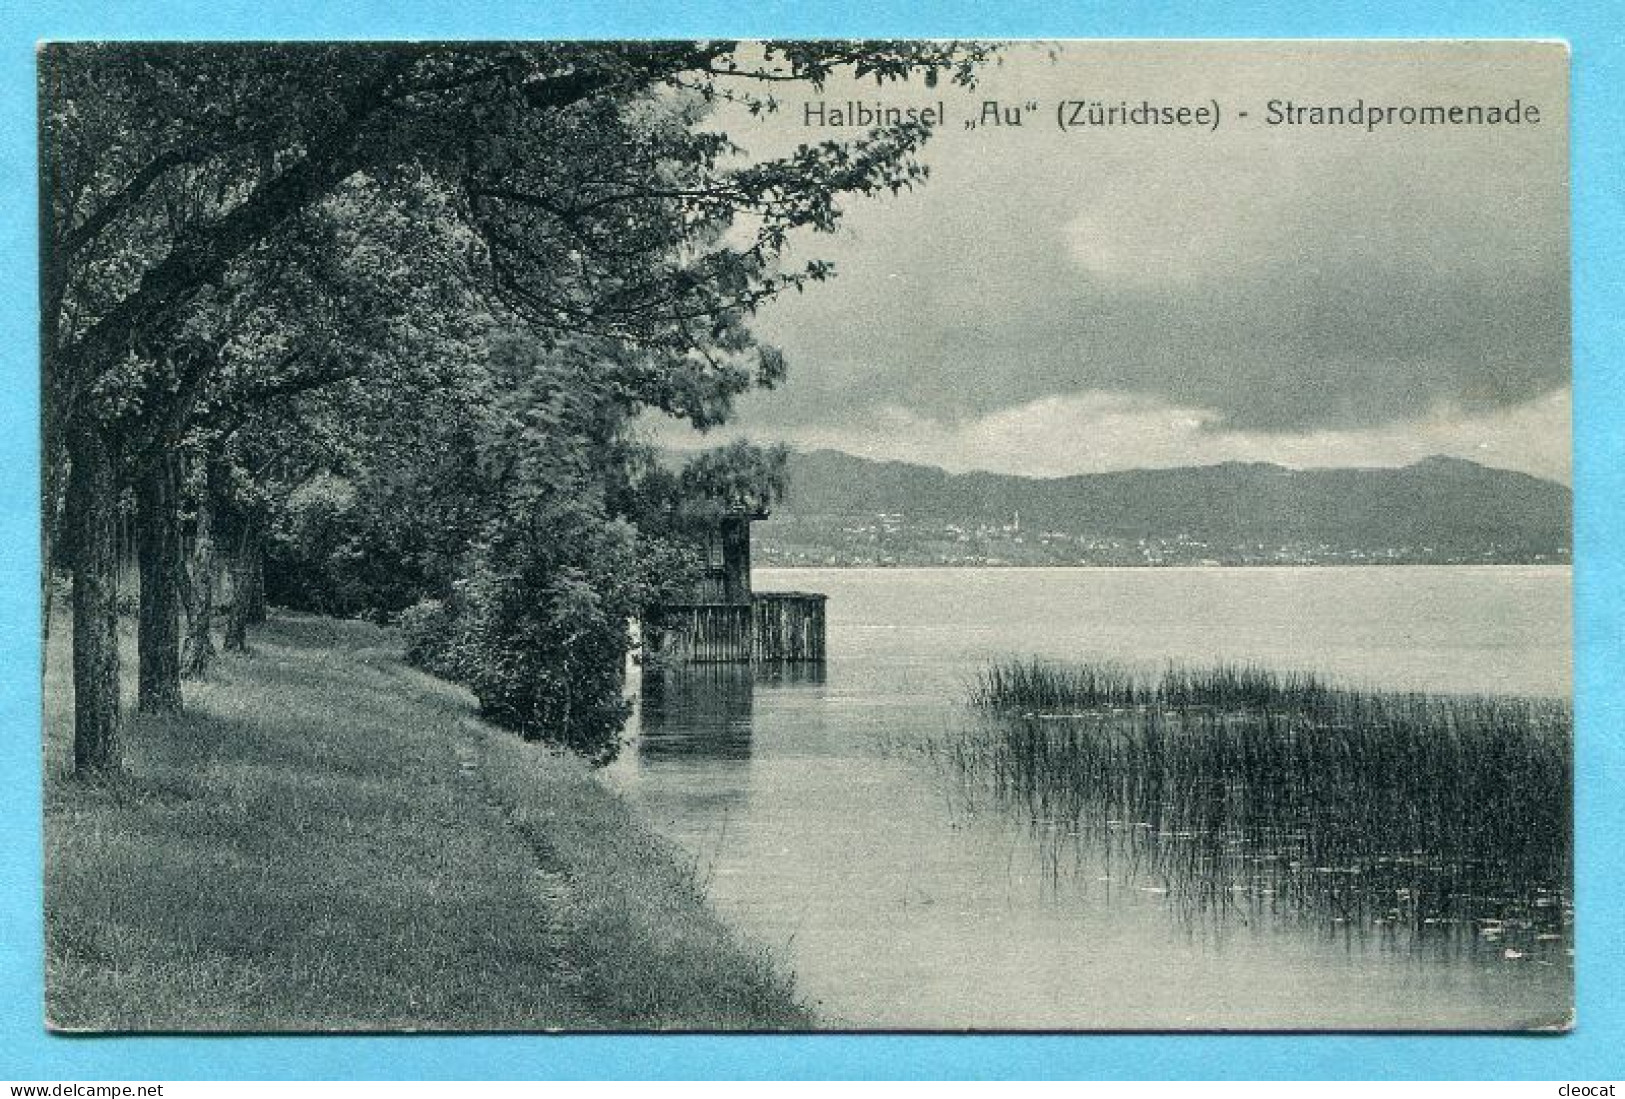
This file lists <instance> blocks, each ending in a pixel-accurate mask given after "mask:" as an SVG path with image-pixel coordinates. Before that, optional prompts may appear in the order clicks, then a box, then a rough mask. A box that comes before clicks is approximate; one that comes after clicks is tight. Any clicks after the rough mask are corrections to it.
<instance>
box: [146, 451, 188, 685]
mask: <svg viewBox="0 0 1625 1099" xmlns="http://www.w3.org/2000/svg"><path fill="white" fill-rule="evenodd" d="M179 492H180V461H179V458H178V457H177V456H176V455H175V454H173V453H166V454H164V455H162V456H161V457H159V459H158V460H157V461H155V462H153V463H152V467H151V468H150V469H148V470H146V471H145V472H144V473H143V474H142V476H141V481H140V484H139V485H138V486H137V489H136V512H137V516H136V521H137V524H138V525H137V531H136V536H137V541H138V549H137V554H138V561H139V565H140V570H141V614H140V619H139V623H138V628H137V634H136V638H137V640H136V651H137V655H138V659H139V670H138V675H137V681H138V683H139V690H138V692H137V695H136V709H138V710H141V711H142V712H144V713H176V712H178V711H179V710H180V708H181V623H180V570H181V531H180V502H179Z"/></svg>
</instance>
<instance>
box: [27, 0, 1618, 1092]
mask: <svg viewBox="0 0 1625 1099" xmlns="http://www.w3.org/2000/svg"><path fill="white" fill-rule="evenodd" d="M924 7H925V6H924V5H913V4H909V3H907V2H905V0H862V2H856V0H852V2H843V3H801V4H790V3H761V2H758V3H754V4H749V5H743V4H740V3H738V2H737V0H689V2H687V3H683V4H681V5H672V4H665V3H652V2H650V3H613V4H611V3H602V4H579V3H578V4H570V5H563V4H544V3H537V2H535V0H529V2H527V0H506V2H504V0H459V2H457V3H455V4H442V5H432V4H428V3H403V2H402V0H390V2H387V3H385V2H368V3H360V2H351V3H333V2H296V3H280V4H278V3H266V2H265V0H252V2H250V0H224V2H221V0H216V2H215V3H205V2H202V0H200V2H197V3H162V2H148V3H144V4H141V5H139V8H137V6H136V5H130V6H129V7H128V9H127V10H118V9H117V8H115V6H114V5H112V4H107V5H101V4H94V3H77V4H76V3H46V2H41V3H35V4H21V3H17V2H15V0H0V51H3V52H0V118H3V121H4V124H5V125H4V128H3V129H0V184H3V186H4V192H3V193H4V195H5V197H6V202H5V203H4V206H3V208H0V256H3V262H4V264H5V270H6V272H7V275H8V278H7V284H8V285H9V286H10V287H11V290H10V292H8V293H6V294H4V295H0V325H3V326H4V333H5V341H4V343H3V344H0V363H3V370H4V374H3V377H4V380H5V382H6V385H7V392H6V398H5V400H4V401H3V402H0V494H3V495H0V672H3V674H0V767H3V772H0V773H3V774H4V776H5V780H6V783H7V789H8V792H9V797H6V798H5V799H4V802H3V804H0V822H3V826H4V833H3V834H4V836H5V841H4V845H3V848H0V951H3V953H0V1078H10V1079H17V1080H22V1079H47V1078H49V1079H53V1080H73V1079H78V1080H88V1079H98V1078H101V1079H110V1078H111V1079H187V1078H198V1079H210V1078H214V1079H235V1078H317V1079H322V1078H339V1079H343V1078H356V1079H369V1078H371V1079H388V1078H403V1079H436V1078H464V1079H470V1078H487V1077H491V1078H521V1079H522V1078H555V1077H556V1078H583V1077H585V1078H602V1077H650V1078H661V1077H665V1078H673V1077H675V1078H707V1077H726V1078H750V1077H836V1078H839V1077H871V1078H888V1077H948V1078H979V1077H1020V1078H1080V1079H1087V1078H1152V1079H1157V1078H1195V1079H1211V1078H1223V1077H1239V1078H1355V1079H1360V1078H1385V1077H1392V1078H1422V1079H1428V1078H1441V1077H1464V1078H1491V1079H1496V1078H1503V1079H1504V1078H1532V1079H1584V1078H1593V1079H1595V1078H1604V1077H1610V1076H1613V1077H1621V1076H1625V1053H1622V1052H1620V1050H1619V1049H1618V1046H1619V1044H1620V1043H1621V1042H1622V1041H1625V1026H1622V1025H1621V1024H1622V1020H1625V996H1622V995H1621V994H1620V993H1619V992H1618V991H1617V989H1618V987H1619V986H1620V985H1621V984H1622V983H1625V964H1622V962H1625V935H1622V933H1621V932H1622V931H1625V927H1622V921H1621V919H1620V904H1621V901H1622V900H1625V896H1622V894H1625V889H1622V885H1625V882H1622V876H1621V866H1622V864H1625V813H1622V808H1625V784H1622V783H1621V781H1620V780H1621V778H1622V777H1625V750H1622V741H1621V739H1620V736H1619V733H1618V726H1619V722H1620V715H1621V713H1622V706H1625V692H1622V690H1621V684H1620V677H1619V675H1618V674H1617V673H1618V670H1619V668H1620V666H1621V661H1622V659H1625V644H1622V640H1625V629H1622V625H1625V594H1622V593H1625V556H1622V554H1621V552H1620V547H1619V544H1618V542H1617V540H1616V539H1617V536H1618V535H1619V534H1621V533H1622V530H1621V524H1620V522H1619V520H1618V516H1617V513H1616V510H1615V509H1616V506H1617V504H1618V502H1619V501H1620V500H1621V499H1625V491H1622V489H1625V484H1622V482H1625V461H1622V457H1625V455H1622V453H1621V451H1622V449H1625V448H1622V441H1625V395H1622V393H1621V391H1620V389H1619V387H1618V386H1617V385H1615V384H1614V382H1615V379H1616V378H1617V377H1618V372H1619V360H1620V347H1621V335H1622V332H1625V296H1622V294H1621V284H1622V281H1625V219H1622V218H1621V212H1622V206H1625V173H1622V171H1621V168H1622V162H1625V126H1622V121H1625V120H1622V118H1621V117H1620V112H1621V111H1622V110H1625V101H1622V96H1621V90H1622V80H1621V75H1622V71H1625V18H1622V14H1621V7H1620V5H1618V4H1617V3H1600V2H1599V3H1591V4H1559V3H1509V2H1500V3H1496V2H1485V0H1446V2H1439V0H1432V2H1427V3H1419V2H1415V0H1411V2H1406V3H1387V2H1376V0H1367V2H1366V3H1360V4H1327V5H1315V4H1304V3H1302V2H1301V0H1281V2H1264V0H1256V2H1252V3H1233V4H1212V3H1201V2H1198V0H1165V2H1162V3H1145V4H1140V5H1137V6H1134V5H1123V6H1121V7H1120V8H1118V9H1117V10H1113V11H1109V12H1107V11H1100V10H1095V6H1094V5H1088V4H1083V3H1072V4H1067V3H1060V2H1056V0H1037V2H1030V3H1018V2H1016V0H1002V2H1001V0H992V2H988V0H981V2H974V3H973V2H965V0H954V2H950V3H937V4H933V5H931V6H930V10H929V12H926V11H924V10H923V9H924ZM1317 7H1322V8H1324V10H1319V11H1315V10H1312V9H1314V8H1317ZM678 9H680V10H678ZM796 35H801V36H825V37H834V36H864V37H869V36H930V37H984V38H993V37H1022V38H1041V37H1187V38H1189V37H1276V38H1281V37H1340V38H1354V37H1386V38H1412V37H1431V38H1439V37H1541V38H1564V39H1567V40H1568V41H1569V42H1570V43H1571V44H1572V46H1573V50H1574V62H1573V89H1574V111H1573V116H1572V117H1573V168H1574V171H1573V179H1574V183H1573V209H1574V221H1573V245H1574V247H1573V256H1574V260H1573V262H1574V322H1575V359H1574V383H1575V385H1574V391H1575V401H1574V409H1575V444H1576V449H1577V455H1576V462H1575V471H1574V472H1575V477H1574V488H1575V502H1576V515H1575V524H1576V532H1575V537H1576V543H1575V568H1574V591H1575V600H1576V618H1575V650H1576V651H1575V655H1576V712H1577V715H1578V722H1579V726H1578V759H1577V773H1578V790H1577V795H1578V816H1579V866H1578V884H1579V892H1578V902H1577V904H1578V914H1579V915H1578V919H1579V942H1578V948H1577V954H1578V958H1579V962H1580V969H1579V1024H1578V1028H1577V1029H1576V1030H1575V1031H1574V1032H1573V1033H1571V1034H1568V1035H1563V1036H1527V1037H1525V1036H1520V1037H1491V1036H1451V1035H1438V1036H1423V1037H1417V1036H1348V1035H1334V1036H1316V1035H1290V1036H1258V1035H1229V1036H1226V1035H1205V1036H1191V1035H1184V1036H1180V1035H1131V1036H1106V1035H1044V1036H1009V1035H1006V1036H841V1035H808V1036H801V1037H768V1036H716V1037H665V1036H658V1037H657V1036H649V1037H622V1036H612V1037H561V1036H546V1035H503V1036H481V1037H417V1038H412V1037H316V1036H312V1037H292V1038H287V1037H284V1038H272V1037H248V1038H239V1037H221V1038H173V1037H129V1038H62V1037H53V1036H50V1035H48V1034H46V1033H45V1031H44V1029H43V1024H42V1022H41V1019H42V1007H41V1005H42V997H43V978H42V972H41V960H40V959H41V941H42V934H43V933H42V928H41V916H40V907H41V903H40V805H39V789H40V781H39V779H40V749H39V734H38V730H39V682H40V676H39V650H38V638H39V631H38V628H37V623H38V613H39V612H38V594H39V586H38V575H39V574H38V568H39V560H38V551H37V546H38V534H37V531H38V525H37V522H38V496H37V485H38V461H39V455H38V443H37V439H38V431H39V427H38V423H39V407H38V360H37V355H36V346H37V341H38V326H37V305H36V291H35V287H36V285H37V274H36V266H35V265H36V209H37V207H36V189H35V160H34V140H35V137H34V135H35V128H34V70H33V58H32V51H33V47H34V44H35V43H36V42H37V41H38V40H40V39H44V38H182V37H184V38H276V37H288V38H525V37H535V38H549V37H559V38H586V37H672V38H690V37H704V36H728V37H770V36H771V37H787V36H796Z"/></svg>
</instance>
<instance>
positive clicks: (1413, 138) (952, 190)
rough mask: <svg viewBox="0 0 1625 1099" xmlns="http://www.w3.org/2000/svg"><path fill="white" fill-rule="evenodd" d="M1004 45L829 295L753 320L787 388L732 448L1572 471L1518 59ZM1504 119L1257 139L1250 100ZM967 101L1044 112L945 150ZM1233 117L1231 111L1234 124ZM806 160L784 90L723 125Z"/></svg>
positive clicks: (1454, 53)
mask: <svg viewBox="0 0 1625 1099" xmlns="http://www.w3.org/2000/svg"><path fill="white" fill-rule="evenodd" d="M1052 52H1053V51H1051V50H1049V49H1046V48H1038V47H1033V46H1023V47H1013V48H1012V49H1011V50H1010V51H1009V52H1008V53H1007V54H1006V55H1005V57H1004V60H1003V63H1002V65H1000V66H999V67H998V68H997V69H995V70H992V71H990V72H988V73H987V74H986V75H985V76H984V77H983V79H982V82H981V84H980V86H979V87H978V88H977V89H976V90H975V91H973V92H970V93H965V92H960V91H958V90H940V91H935V90H928V89H925V88H923V87H921V86H919V85H912V86H903V87H895V86H894V87H890V88H887V89H884V90H882V89H877V88H876V87H875V86H874V85H873V84H864V85H861V86H859V85H848V86H839V87H831V88H829V89H826V91H825V93H824V94H823V95H822V96H821V97H818V98H822V99H824V100H826V101H828V102H829V103H830V104H831V105H835V104H837V103H840V102H844V101H846V100H848V99H862V100H863V101H865V102H867V103H870V104H874V103H877V102H880V101H884V102H886V103H889V104H894V105H915V104H929V103H933V102H936V101H937V100H939V99H942V100H945V101H946V105H947V114H948V119H947V125H945V126H944V127H942V128H941V129H940V130H939V132H938V134H937V135H936V136H934V137H933V139H932V141H931V143H930V146H929V148H928V150H927V152H926V155H925V160H926V162H927V163H928V164H929V165H930V166H931V173H932V174H931V179H930V181H929V182H928V183H927V184H926V186H925V187H923V188H922V189H920V190H918V191H916V192H914V193H912V194H906V195H903V196H901V197H899V198H895V199H890V198H888V199H881V200H870V201H859V200H854V201H853V202H852V203H850V204H849V213H848V215H847V218H846V221H845V223H844V227H843V229H842V231H841V233H840V234H839V235H838V236H836V237H832V238H831V237H820V238H816V239H814V240H812V241H810V242H808V246H807V247H805V249H804V251H803V254H804V255H817V256H822V257H827V258H830V259H833V260H834V261H835V263H836V268H837V272H838V274H837V277H836V279H835V280H834V281H832V282H830V283H828V284H826V285H823V286H819V287H815V288H813V289H811V290H809V291H808V292H807V293H805V294H802V295H793V296H791V297H790V298H788V299H786V300H785V301H783V302H782V303H778V304H775V305H774V306H773V307H772V308H771V310H770V311H768V312H767V313H765V314H764V315H763V317H762V318H761V321H760V324H759V331H760V332H761V334H762V335H763V337H764V338H765V339H767V340H769V341H771V342H775V343H777V344H778V345H779V346H781V347H782V348H783V349H784V351H785V352H786V354H787V356H788V358H789V360H790V365H791V375H790V380H789V381H788V382H787V383H786V384H785V385H784V386H783V387H781V388H780V389H779V390H777V391H775V392H773V393H771V394H764V395H761V396H753V397H751V398H748V399H747V400H745V401H744V402H743V403H742V405H741V415H740V417H739V420H738V424H737V426H736V428H735V429H734V433H738V434H745V435H748V436H750V437H752V438H755V439H758V440H769V439H782V440H784V441H787V442H790V443H791V444H793V445H796V446H799V447H803V448H812V447H831V448H835V449H840V450H845V451H848V452H850V453H855V454H862V455H865V456H869V457H881V458H897V459H902V460H908V461H917V462H923V463H928V464H934V465H940V466H943V467H945V468H948V469H953V470H963V469H972V468H975V469H989V470H997V471H1003V472H1012V473H1024V474H1029V475H1039V476H1055V475H1063V474H1068V473H1077V472H1088V471H1097V470H1106V469H1121V468H1131V467H1137V466H1170V465H1185V464H1204V463H1211V462H1218V461H1226V460H1233V459H1240V460H1256V461H1274V462H1279V463H1281V464H1284V465H1290V466H1297V467H1303V466H1325V465H1397V464H1405V463H1408V462H1411V461H1415V460H1417V459H1419V458H1422V457H1425V456H1427V455H1430V454H1453V455H1458V456H1462V457H1468V458H1473V459H1475V460H1478V461H1481V462H1483V463H1485V464H1488V465H1495V466H1502V467H1507V468H1514V469H1521V470H1526V471H1528V472H1531V473H1535V474H1538V475H1540V476H1546V477H1552V478H1555V479H1559V480H1564V481H1567V480H1568V478H1569V453H1570V445H1569V407H1570V402H1569V388H1568V386H1569V353H1568V345H1569V331H1568V283H1567V269H1568V252H1567V228H1566V226H1567V174H1566V162H1567V141H1566V110H1565V99H1566V59H1565V57H1564V55H1563V53H1562V52H1561V51H1560V50H1559V49H1555V48H1551V47H1529V46H1518V45H1510V44H1507V45H1485V44H1478V45H1472V46H1463V45H1457V46H1441V45H1437V44H1434V45H1426V46H1422V45H1414V44H1413V45H1402V46H1387V47H1375V46H1371V45H1364V46H1362V45H1356V44H1341V45H1320V46H1314V47H1305V46H1302V45H1274V46H1264V45H1258V44H1253V45H1238V44H1212V43H1209V44H1168V43H1164V44H1124V43H1119V44H1111V45H1105V44H1083V43H1069V44H1067V45H1065V46H1064V47H1062V48H1061V49H1060V51H1059V52H1058V54H1056V55H1055V56H1054V57H1053V59H1052V57H1051V54H1052ZM1358 98H1364V99H1365V101H1366V102H1368V103H1370V102H1373V101H1378V102H1385V103H1396V104H1399V103H1415V104H1431V103H1444V104H1450V103H1495V104H1505V103H1510V102H1511V101H1512V100H1513V99H1521V100H1522V101H1523V102H1524V103H1526V104H1527V103H1535V104H1537V105H1538V107H1539V109H1540V111H1541V122H1540V124H1539V125H1536V126H1523V127H1498V128H1472V127H1463V128H1458V129H1453V130H1452V129H1445V128H1441V127H1412V128H1401V127H1393V128H1389V129H1386V130H1381V131H1378V132H1375V133H1367V132H1365V131H1364V130H1361V129H1356V128H1335V129H1316V128H1311V127H1305V126H1299V127H1285V126H1281V127H1269V126H1266V125H1264V124H1263V120H1264V117H1265V110H1266V108H1265V105H1266V103H1267V102H1268V101H1269V100H1271V99H1280V100H1288V99H1290V100H1293V101H1295V102H1297V103H1299V104H1308V103H1339V104H1346V103H1352V102H1353V101H1354V100H1356V99H1358ZM1061 99H1101V100H1106V101H1109V102H1118V101H1121V100H1128V101H1129V102H1130V103H1138V102H1139V101H1140V100H1142V99H1149V100H1151V101H1153V102H1156V103H1168V104H1179V103H1189V104H1202V103H1207V102H1209V101H1210V100H1217V101H1218V102H1219V105H1220V108H1221V110H1222V112H1223V118H1222V121H1221V123H1220V126H1219V129H1218V131H1217V132H1213V133H1209V132H1205V131H1198V130H1187V131H1170V130H1169V129H1166V128H1149V127H1148V128H1143V129H1130V128H1117V129H1111V130H1082V131H1073V132H1070V133H1062V132H1060V131H1059V129H1058V128H1057V127H1056V125H1055V121H1054V104H1055V103H1056V102H1057V101H1058V100H1061ZM983 100H998V101H999V102H1000V103H1002V104H1006V105H1008V104H1015V103H1020V102H1024V101H1036V102H1037V103H1039V104H1040V108H1039V110H1038V111H1037V112H1036V115H1035V116H1034V117H1033V118H1032V119H1031V120H1030V121H1029V122H1028V123H1027V124H1026V125H1024V126H1023V127H1021V128H1020V129H1011V128H1000V129H991V128H987V127H982V128H979V129H976V130H973V131H971V130H966V129H965V128H964V125H963V123H964V120H965V119H966V118H968V117H974V116H975V115H976V114H977V113H978V110H979V105H980V103H981V102H982V101H983ZM1240 111H1247V112H1248V114H1249V118H1247V119H1242V118H1240V117H1239V112H1240ZM719 117H720V118H721V120H722V121H725V122H726V128H727V129H728V130H729V132H730V134H732V135H733V136H734V137H735V139H736V140H737V141H739V142H740V143H741V144H743V145H745V146H747V147H748V148H751V149H753V150H760V151H764V152H770V151H777V150H782V149H783V148H784V147H785V143H786V142H787V141H788V142H792V143H793V142H794V141H799V140H816V139H818V138H821V137H824V136H828V135H829V134H830V131H819V130H814V129H807V128H804V127H803V125H802V117H803V111H802V104H801V99H800V98H794V99H788V100H786V101H785V102H784V106H783V108H782V109H781V111H780V112H779V113H778V114H777V115H775V116H773V117H772V118H770V119H769V120H767V121H754V120H749V119H744V118H733V117H731V116H719Z"/></svg>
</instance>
